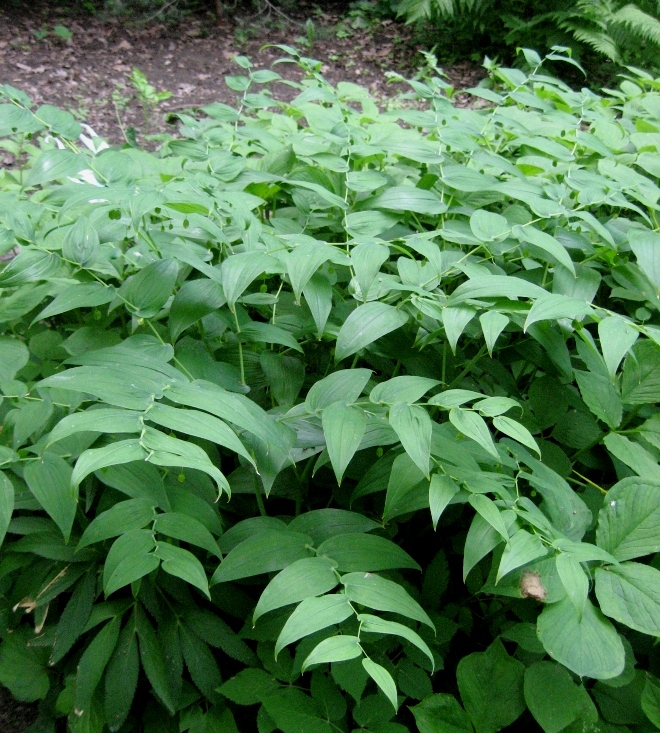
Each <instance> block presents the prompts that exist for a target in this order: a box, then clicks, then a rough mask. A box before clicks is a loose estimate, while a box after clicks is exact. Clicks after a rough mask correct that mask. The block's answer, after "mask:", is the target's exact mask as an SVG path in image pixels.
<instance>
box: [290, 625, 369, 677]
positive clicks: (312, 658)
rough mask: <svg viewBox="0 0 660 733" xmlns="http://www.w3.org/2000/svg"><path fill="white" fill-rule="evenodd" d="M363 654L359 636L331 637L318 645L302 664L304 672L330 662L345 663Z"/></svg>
mask: <svg viewBox="0 0 660 733" xmlns="http://www.w3.org/2000/svg"><path fill="white" fill-rule="evenodd" d="M361 654H362V647H361V646H360V640H359V639H358V637H357V636H350V635H348V634H345V635H342V636H331V637H330V638H328V639H324V640H323V641H322V642H320V643H319V644H317V645H316V646H315V647H314V649H312V651H311V652H310V653H309V654H308V655H307V657H306V659H305V661H304V662H303V663H302V671H303V672H305V670H306V669H307V668H308V667H311V666H312V665H313V664H327V663H328V662H345V661H346V660H347V659H355V657H359V656H360V655H361Z"/></svg>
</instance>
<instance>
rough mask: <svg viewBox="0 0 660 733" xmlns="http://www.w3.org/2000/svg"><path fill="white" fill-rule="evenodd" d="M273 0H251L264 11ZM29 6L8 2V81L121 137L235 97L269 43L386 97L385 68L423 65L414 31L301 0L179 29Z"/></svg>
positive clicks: (0, 38)
mask: <svg viewBox="0 0 660 733" xmlns="http://www.w3.org/2000/svg"><path fill="white" fill-rule="evenodd" d="M264 1H266V0H254V2H255V3H256V4H257V7H258V3H259V2H264ZM23 5H24V7H23V8H22V9H21V10H20V11H19V10H18V9H15V10H12V9H11V7H6V6H5V7H4V8H0V83H8V84H11V85H12V86H14V87H17V88H19V89H21V90H23V91H24V92H27V93H28V94H29V95H30V96H31V98H32V100H33V101H34V102H35V104H54V105H56V106H59V107H62V108H64V109H68V110H69V111H71V112H72V113H73V114H74V115H75V116H76V118H77V119H78V120H79V121H81V122H86V123H87V124H89V125H90V126H91V127H92V128H93V129H94V130H95V132H96V133H97V134H98V135H100V136H102V137H105V138H107V139H108V140H110V141H111V142H113V143H120V142H123V134H122V127H123V128H124V129H126V128H127V127H129V126H130V127H134V128H135V129H137V130H138V131H141V132H142V133H143V134H144V133H149V132H150V133H155V132H162V131H164V129H166V127H167V126H166V124H165V122H164V119H166V118H167V115H163V114H162V113H167V112H168V111H179V110H182V109H186V108H191V107H199V106H202V105H204V104H208V103H210V102H225V103H227V104H232V105H233V104H235V103H236V101H237V96H236V93H235V92H233V91H231V90H230V89H229V88H228V87H227V86H226V85H225V83H224V77H225V76H226V75H229V74H235V73H238V72H239V71H240V69H238V67H237V66H236V64H235V63H234V62H233V61H232V59H233V57H234V56H236V55H239V54H241V55H245V56H249V57H250V58H251V59H252V60H253V62H254V63H255V66H256V67H257V68H269V67H270V66H271V64H272V63H273V62H274V61H275V60H277V59H278V58H281V57H283V56H284V55H285V54H284V53H283V52H282V51H281V50H279V49H277V48H273V47H272V45H271V44H288V45H294V46H297V47H298V48H299V49H300V51H301V53H303V54H304V55H305V56H308V57H311V58H314V59H317V60H319V61H321V62H322V73H323V74H324V76H325V77H326V78H327V79H328V81H330V82H331V83H333V84H336V83H337V82H339V81H350V82H354V83H357V84H360V85H361V86H364V87H366V88H367V89H369V91H370V92H371V93H372V94H373V95H374V96H375V97H376V99H378V100H385V99H386V98H389V99H391V98H393V97H396V95H397V94H400V93H401V92H403V91H405V89H404V85H401V84H391V83H389V82H388V79H387V76H386V72H387V71H392V70H393V71H397V72H399V73H401V74H403V75H405V76H407V77H410V76H412V75H413V74H414V72H415V70H416V68H418V67H419V66H420V65H421V64H422V62H423V57H422V56H421V54H420V53H419V51H418V49H417V48H416V47H415V42H414V35H413V31H412V30H411V28H410V27H407V26H405V25H403V24H401V23H397V22H393V21H392V20H389V19H386V20H370V19H369V17H368V16H367V15H365V14H364V13H363V12H361V11H356V10H353V11H351V10H350V9H348V8H347V6H345V5H344V6H343V7H341V8H337V9H332V8H331V9H323V10H322V9H321V8H319V7H318V6H317V5H314V4H310V2H309V0H304V2H302V3H298V4H296V6H295V9H294V10H293V11H289V12H290V15H289V16H288V18H284V17H283V16H281V15H280V14H279V12H278V11H277V10H275V9H274V8H272V7H271V6H270V4H269V5H266V6H263V7H264V8H266V9H265V10H264V11H263V12H261V13H257V14H255V13H254V10H253V9H252V8H243V9H242V11H240V9H239V11H240V12H239V11H236V13H234V14H233V15H232V17H231V18H229V17H222V18H220V19H216V17H215V15H213V14H212V13H210V12H208V13H204V14H200V15H192V16H188V17H186V18H184V19H183V20H181V21H180V22H179V23H178V24H177V25H173V24H167V23H164V22H159V18H155V19H153V20H151V22H148V23H144V22H135V21H134V22H132V23H131V22H127V21H126V20H123V21H120V20H118V19H113V18H101V17H98V16H94V15H89V14H88V15H84V16H81V15H77V16H76V15H71V16H67V15H64V14H63V13H62V11H61V9H60V10H59V11H58V10H57V8H53V7H51V6H49V5H48V4H45V5H41V4H40V3H38V2H36V3H27V2H26V3H24V4H23ZM348 7H349V8H350V6H348ZM26 9H27V13H26V12H25V11H26ZM347 9H348V12H346V11H347ZM308 19H311V20H312V23H313V30H312V29H311V26H310V24H309V23H308V24H307V27H306V26H305V23H306V21H307V20H308ZM267 44H268V46H270V47H268V46H267ZM264 46H267V47H265V48H264ZM134 68H137V69H139V70H140V71H141V72H143V73H144V74H145V75H146V77H147V79H148V80H149V82H150V83H151V84H152V85H153V86H154V87H155V88H156V90H157V91H169V92H171V93H172V96H171V97H170V98H169V99H168V100H167V101H165V102H163V103H162V104H161V105H160V106H159V108H158V110H157V112H156V113H155V114H151V115H150V114H147V115H146V116H145V115H144V113H143V110H142V109H141V108H140V105H139V102H138V100H137V99H136V98H135V94H134V92H135V89H134V87H133V86H132V85H131V83H130V81H129V79H128V77H129V75H130V74H131V72H132V71H133V69H134ZM276 69H277V71H278V72H279V73H280V74H281V75H282V76H283V77H284V78H285V79H299V78H300V76H301V72H300V70H299V69H298V68H297V67H295V66H294V65H291V64H280V65H278V66H277V67H276ZM446 73H447V76H448V81H449V82H450V83H451V84H453V85H454V86H455V87H456V89H457V90H458V89H466V88H469V87H471V86H473V85H475V84H476V83H477V82H478V81H479V79H481V78H482V77H483V76H484V75H485V72H484V70H483V69H482V68H481V67H479V66H478V65H476V64H473V63H470V62H462V63H459V64H456V65H453V66H451V67H450V68H447V69H446ZM273 92H274V94H275V96H276V97H279V98H280V99H287V98H288V99H291V98H292V97H293V96H294V94H295V90H293V89H292V88H291V87H288V86H286V85H284V84H275V85H274V86H273ZM470 99H471V98H470V97H469V95H460V94H457V95H456V97H455V103H456V104H458V105H459V106H464V105H466V104H468V102H469V100H470ZM170 131H171V132H174V128H172V127H170ZM1 163H2V161H1V159H0V164H1Z"/></svg>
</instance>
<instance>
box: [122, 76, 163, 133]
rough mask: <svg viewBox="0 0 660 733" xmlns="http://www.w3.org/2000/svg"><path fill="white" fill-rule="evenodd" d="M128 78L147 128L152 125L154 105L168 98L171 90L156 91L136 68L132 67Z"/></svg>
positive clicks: (156, 105)
mask: <svg viewBox="0 0 660 733" xmlns="http://www.w3.org/2000/svg"><path fill="white" fill-rule="evenodd" d="M128 80H129V81H130V83H131V84H132V85H133V88H134V89H135V98H136V99H137V101H138V102H139V104H140V106H141V107H142V113H143V115H144V125H145V128H146V129H149V128H150V127H151V125H152V120H153V115H154V112H155V110H156V107H158V105H159V104H162V103H163V102H164V101H165V100H167V99H169V98H170V97H171V96H172V92H169V91H166V90H165V91H162V92H157V91H156V88H155V87H154V86H152V85H151V84H150V83H149V81H148V79H147V77H146V76H145V75H144V74H143V73H142V72H141V71H140V69H137V68H134V69H133V71H132V72H131V75H130V76H129V77H128Z"/></svg>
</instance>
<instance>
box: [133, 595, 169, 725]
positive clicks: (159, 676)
mask: <svg viewBox="0 0 660 733" xmlns="http://www.w3.org/2000/svg"><path fill="white" fill-rule="evenodd" d="M135 619H136V628H137V634H138V642H139V649H140V661H141V662H142V666H143V667H144V671H145V673H146V675H147V679H148V680H149V683H150V684H151V687H152V689H153V691H154V693H155V694H156V696H157V697H158V699H159V700H160V702H162V703H163V705H164V706H165V708H166V709H167V711H168V712H169V713H170V715H174V712H175V706H174V703H173V702H172V698H171V693H170V689H169V684H168V680H167V668H166V666H165V656H164V654H163V648H162V646H161V644H160V642H159V640H158V637H157V636H156V632H155V631H154V629H153V626H152V625H151V623H150V622H149V619H148V618H147V615H146V613H145V612H144V611H143V610H142V608H141V607H140V606H137V607H136V612H135Z"/></svg>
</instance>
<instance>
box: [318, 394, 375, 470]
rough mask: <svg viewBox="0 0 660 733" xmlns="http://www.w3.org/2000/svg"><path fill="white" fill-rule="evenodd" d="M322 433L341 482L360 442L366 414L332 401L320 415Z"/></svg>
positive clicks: (360, 410)
mask: <svg viewBox="0 0 660 733" xmlns="http://www.w3.org/2000/svg"><path fill="white" fill-rule="evenodd" d="M321 421H322V425H323V434H324V436H325V443H326V446H327V449H328V455H329V456H330V462H331V463H332V468H333V470H334V472H335V476H336V477H337V483H338V484H341V480H342V478H343V476H344V471H345V470H346V468H347V467H348V464H349V463H350V462H351V459H352V458H353V456H354V455H355V452H356V451H357V449H358V448H359V446H360V443H361V442H362V438H363V436H364V431H365V430H366V427H367V416H366V415H365V414H364V411H363V410H362V409H360V408H359V407H352V406H350V405H346V404H345V403H343V402H333V403H332V404H331V405H328V406H327V407H326V408H324V410H323V413H322V415H321Z"/></svg>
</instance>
